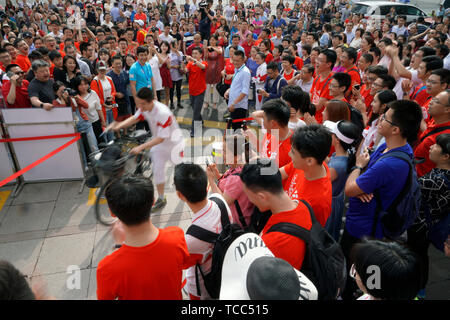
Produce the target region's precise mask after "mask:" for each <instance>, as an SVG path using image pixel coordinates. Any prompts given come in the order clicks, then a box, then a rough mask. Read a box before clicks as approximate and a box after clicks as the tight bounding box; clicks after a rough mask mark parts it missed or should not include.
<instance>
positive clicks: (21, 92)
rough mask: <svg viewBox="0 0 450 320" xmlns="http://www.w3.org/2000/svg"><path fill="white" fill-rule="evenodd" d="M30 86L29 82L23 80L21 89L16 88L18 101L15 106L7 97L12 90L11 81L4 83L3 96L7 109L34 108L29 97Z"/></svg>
mask: <svg viewBox="0 0 450 320" xmlns="http://www.w3.org/2000/svg"><path fill="white" fill-rule="evenodd" d="M29 84H30V83H29V82H28V80H25V79H24V80H22V86H21V87H20V88H18V87H16V100H15V101H14V104H13V105H10V104H9V103H8V100H7V97H8V93H9V89H11V81H9V80H8V81H4V82H3V86H2V94H3V99H4V100H5V104H6V107H7V108H11V109H12V108H32V106H31V101H30V97H29V96H28V85H29Z"/></svg>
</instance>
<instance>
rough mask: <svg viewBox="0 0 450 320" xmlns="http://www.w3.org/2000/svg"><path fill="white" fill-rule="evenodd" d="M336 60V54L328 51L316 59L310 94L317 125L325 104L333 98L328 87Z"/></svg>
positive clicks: (321, 117)
mask: <svg viewBox="0 0 450 320" xmlns="http://www.w3.org/2000/svg"><path fill="white" fill-rule="evenodd" d="M336 59H337V55H336V52H334V51H333V50H330V49H326V50H323V51H322V52H320V54H319V56H318V57H317V59H316V70H315V72H316V77H315V78H314V81H313V84H312V86H311V91H310V93H311V102H312V103H313V104H314V105H315V107H316V120H317V122H318V123H322V120H323V116H322V112H323V109H324V108H325V104H326V102H327V101H328V100H331V99H332V98H333V97H332V96H331V95H330V90H329V86H330V82H331V76H332V75H333V74H332V72H331V70H333V67H334V64H335V63H336Z"/></svg>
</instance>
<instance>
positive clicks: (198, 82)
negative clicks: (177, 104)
mask: <svg viewBox="0 0 450 320" xmlns="http://www.w3.org/2000/svg"><path fill="white" fill-rule="evenodd" d="M187 61H188V64H187V66H186V67H185V72H186V73H189V95H190V97H191V105H192V108H193V110H194V116H193V118H192V125H191V137H193V136H194V125H197V124H196V123H195V122H201V123H203V119H202V114H201V112H202V107H203V100H204V99H205V91H206V67H208V62H206V61H203V60H202V49H201V48H198V47H195V48H194V49H193V50H192V57H191V56H187Z"/></svg>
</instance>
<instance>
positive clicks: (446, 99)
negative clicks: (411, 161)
mask: <svg viewBox="0 0 450 320" xmlns="http://www.w3.org/2000/svg"><path fill="white" fill-rule="evenodd" d="M441 70H442V69H441ZM446 71H447V72H448V70H446ZM428 113H429V115H430V116H431V117H432V118H433V120H432V121H431V123H430V124H429V125H428V128H427V129H426V130H425V131H424V132H423V133H422V134H421V135H420V137H419V141H418V143H419V144H418V145H417V146H416V147H415V148H414V157H415V158H416V159H423V160H424V162H421V163H417V164H416V170H417V176H418V177H421V176H423V175H425V174H427V173H428V172H430V171H431V169H433V168H434V167H435V163H434V162H432V161H431V160H430V147H431V146H432V145H433V144H435V143H436V136H438V135H440V134H443V133H450V90H449V89H447V90H444V91H442V92H441V93H439V94H438V95H437V96H436V97H434V98H433V99H432V100H431V102H430V106H429V108H428Z"/></svg>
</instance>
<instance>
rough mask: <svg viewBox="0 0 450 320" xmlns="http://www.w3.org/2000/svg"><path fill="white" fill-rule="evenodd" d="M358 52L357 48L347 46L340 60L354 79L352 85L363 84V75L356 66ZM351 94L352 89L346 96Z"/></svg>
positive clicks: (346, 71)
mask: <svg viewBox="0 0 450 320" xmlns="http://www.w3.org/2000/svg"><path fill="white" fill-rule="evenodd" d="M357 56H358V52H357V51H356V49H355V48H352V47H349V48H345V49H344V50H343V52H342V54H341V57H340V60H341V65H342V66H343V67H344V68H345V71H344V72H345V73H348V74H349V75H350V77H351V79H352V84H351V87H353V86H354V85H355V84H357V85H361V84H362V82H361V75H360V74H359V70H358V68H357V67H356V66H355V63H356V57H357ZM349 95H351V90H349V91H347V92H346V96H349Z"/></svg>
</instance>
